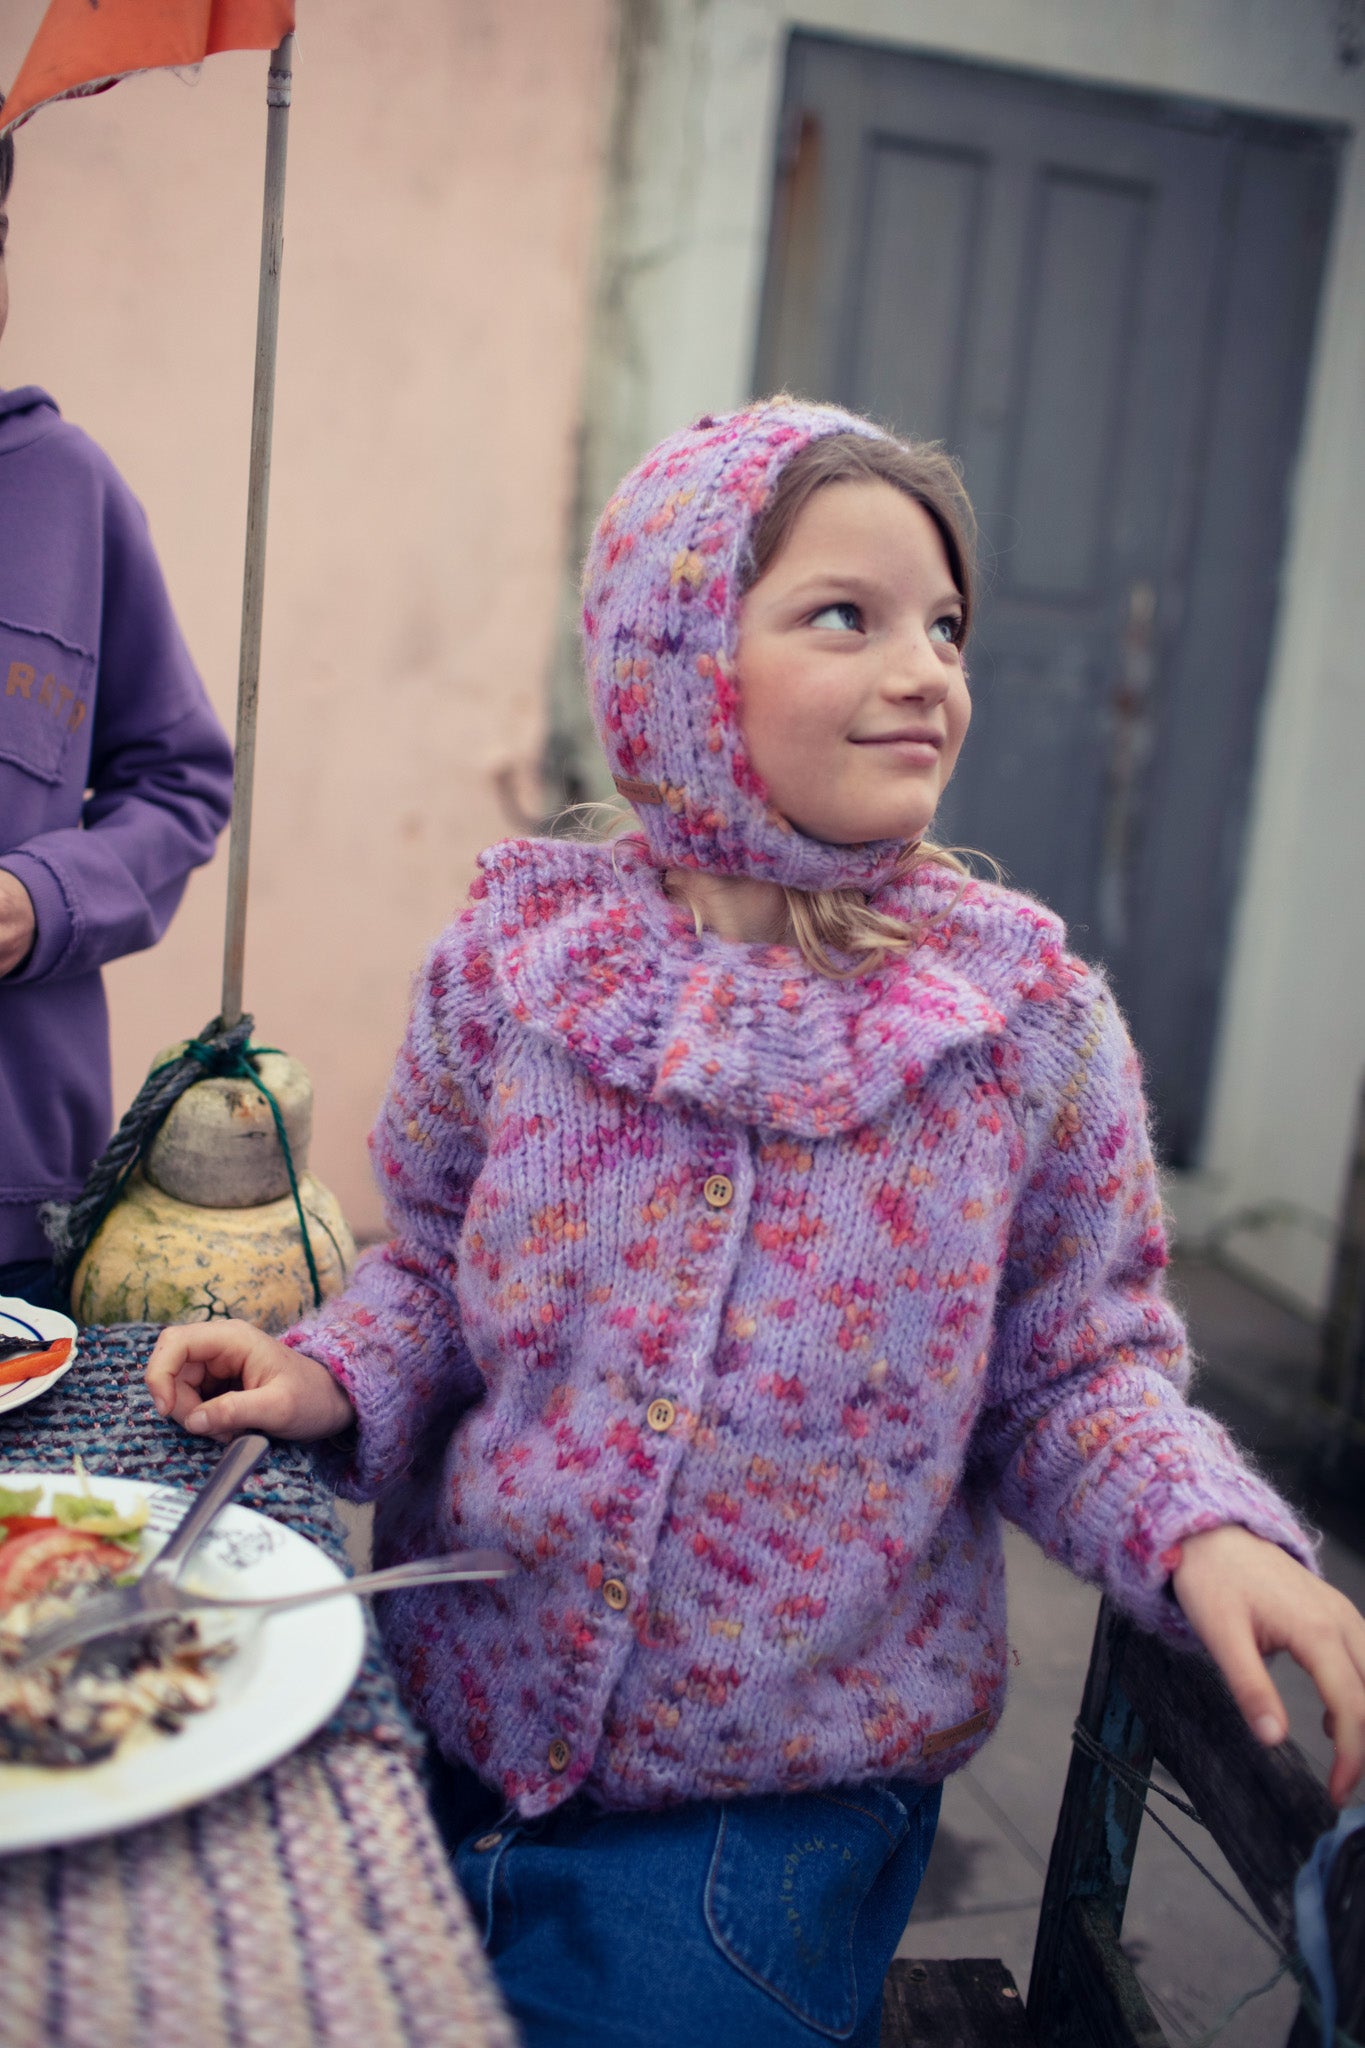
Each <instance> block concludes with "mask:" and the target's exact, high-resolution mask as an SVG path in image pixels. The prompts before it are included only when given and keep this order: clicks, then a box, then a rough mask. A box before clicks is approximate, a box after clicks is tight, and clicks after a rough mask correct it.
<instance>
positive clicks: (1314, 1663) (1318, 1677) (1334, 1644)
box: [1285, 1629, 1365, 1806]
mask: <svg viewBox="0 0 1365 2048" xmlns="http://www.w3.org/2000/svg"><path fill="white" fill-rule="evenodd" d="M1285 1647H1286V1649H1287V1650H1288V1651H1289V1654H1290V1656H1291V1657H1293V1659H1294V1661H1295V1662H1296V1663H1297V1664H1301V1665H1302V1666H1303V1668H1304V1670H1305V1671H1306V1672H1307V1673H1308V1675H1309V1677H1310V1678H1311V1679H1312V1681H1313V1683H1314V1685H1315V1686H1316V1687H1317V1689H1318V1693H1319V1695H1320V1697H1321V1699H1322V1703H1323V1707H1324V1710H1325V1711H1324V1713H1323V1717H1322V1725H1323V1727H1324V1729H1325V1730H1326V1732H1327V1734H1328V1735H1329V1736H1330V1737H1331V1741H1332V1747H1333V1749H1334V1750H1335V1751H1336V1756H1335V1758H1334V1760H1333V1764H1332V1775H1331V1777H1330V1778H1329V1780H1328V1784H1327V1790H1328V1792H1329V1794H1330V1795H1331V1797H1332V1798H1333V1799H1334V1800H1335V1801H1336V1804H1337V1805H1338V1806H1341V1805H1343V1804H1344V1803H1345V1801H1346V1799H1347V1798H1348V1796H1349V1795H1350V1792H1351V1789H1352V1787H1353V1786H1354V1785H1355V1784H1357V1783H1358V1781H1359V1779H1360V1775H1361V1771H1362V1769H1365V1679H1362V1677H1361V1674H1360V1672H1359V1670H1358V1669H1357V1667H1356V1662H1355V1658H1354V1656H1353V1655H1352V1651H1351V1645H1350V1643H1349V1642H1348V1641H1347V1639H1346V1637H1345V1633H1344V1632H1338V1631H1336V1630H1333V1629H1319V1630H1314V1631H1312V1632H1311V1633H1309V1634H1307V1635H1306V1636H1305V1637H1304V1638H1303V1639H1302V1640H1298V1639H1296V1638H1294V1637H1293V1636H1291V1637H1290V1639H1289V1640H1288V1641H1287V1643H1286V1645H1285Z"/></svg>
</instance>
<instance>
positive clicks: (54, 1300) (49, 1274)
mask: <svg viewBox="0 0 1365 2048" xmlns="http://www.w3.org/2000/svg"><path fill="white" fill-rule="evenodd" d="M0 1294H17V1295H18V1297H19V1299H20V1300H21V1301H31V1302H32V1303H33V1306H34V1307H35V1308H58V1309H60V1310H61V1312H62V1314H63V1315H64V1316H65V1315H70V1313H71V1309H70V1305H69V1304H68V1303H67V1302H65V1301H63V1300H62V1298H61V1296H60V1295H59V1294H58V1292H57V1276H56V1274H55V1273H54V1272H53V1270H52V1262H51V1260H49V1259H19V1260H18V1261H16V1263H15V1264H14V1265H12V1266H0Z"/></svg>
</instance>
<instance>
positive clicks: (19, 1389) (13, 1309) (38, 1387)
mask: <svg viewBox="0 0 1365 2048" xmlns="http://www.w3.org/2000/svg"><path fill="white" fill-rule="evenodd" d="M30 1330H36V1331H37V1332H38V1335H39V1336H40V1337H41V1338H43V1340H44V1341H45V1342H46V1343H48V1344H50V1343H51V1342H52V1340H53V1339H54V1337H74V1336H75V1335H76V1325H75V1324H74V1323H73V1322H72V1320H71V1318H70V1316H63V1315H59V1314H58V1313H57V1311H56V1309H55V1308H35V1307H34V1306H33V1303H32V1302H31V1301H20V1299H19V1297H18V1295H16V1294H0V1337H24V1336H27V1334H28V1332H29V1331H30ZM78 1348H79V1347H78V1346H77V1345H75V1344H73V1345H72V1347H71V1352H70V1356H69V1357H68V1358H67V1361H66V1364H65V1365H59V1366H58V1367H57V1370H56V1371H55V1372H45V1373H44V1374H43V1375H42V1377H41V1378H39V1379H36V1380H15V1381H14V1383H13V1385H12V1386H8V1387H3V1386H0V1415H3V1414H4V1413H5V1411H6V1410H7V1409H9V1408H22V1407H23V1405H24V1403H25V1401H36V1400H37V1398H38V1396H39V1395H40V1394H45V1393H46V1392H47V1390H48V1388H49V1387H55V1386H56V1384H57V1382H58V1380H59V1379H60V1378H61V1376H62V1374H63V1373H64V1372H70V1370H71V1368H72V1366H73V1365H74V1364H75V1363H76V1355H77V1351H78Z"/></svg>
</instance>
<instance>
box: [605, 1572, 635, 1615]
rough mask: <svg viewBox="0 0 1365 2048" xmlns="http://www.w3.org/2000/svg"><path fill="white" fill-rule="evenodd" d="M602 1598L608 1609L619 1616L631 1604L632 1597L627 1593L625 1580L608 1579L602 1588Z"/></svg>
mask: <svg viewBox="0 0 1365 2048" xmlns="http://www.w3.org/2000/svg"><path fill="white" fill-rule="evenodd" d="M602 1598H603V1599H604V1600H605V1601H606V1603H607V1605H608V1607H610V1608H612V1609H613V1611H614V1612H615V1613H617V1614H619V1613H620V1612H621V1609H622V1608H623V1607H625V1606H628V1605H629V1602H630V1595H629V1593H628V1592H627V1591H626V1587H625V1581H624V1579H608V1580H607V1581H606V1583H605V1584H604V1585H603V1587H602Z"/></svg>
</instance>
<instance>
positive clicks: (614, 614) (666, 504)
mask: <svg viewBox="0 0 1365 2048" xmlns="http://www.w3.org/2000/svg"><path fill="white" fill-rule="evenodd" d="M830 434H862V435H866V436H868V437H869V438H871V439H882V438H884V437H883V436H882V435H881V433H880V430H879V429H878V428H876V427H874V426H873V425H872V424H871V423H870V422H869V421H868V420H864V419H859V418H858V417H857V416H856V415H854V414H852V413H846V412H841V411H839V410H838V409H837V408H835V407H833V406H823V405H805V404H802V403H800V402H798V401H797V400H794V399H790V398H776V399H772V400H769V401H765V402H762V403H758V404H755V405H750V406H746V407H745V408H744V410H743V411H742V412H733V413H727V414H724V415H720V416H717V417H716V418H714V419H713V418H712V417H710V415H706V416H704V417H703V418H701V419H699V420H697V421H696V422H695V423H694V425H692V426H690V427H686V428H684V429H683V431H682V432H681V433H678V434H673V435H671V436H670V437H669V439H668V440H666V441H661V442H660V443H659V445H658V447H657V448H655V449H654V450H653V451H652V452H651V453H650V454H649V455H647V456H646V457H645V459H644V461H643V462H641V463H640V464H639V465H638V466H637V467H636V468H635V469H633V470H632V471H631V473H630V475H629V476H628V477H626V478H625V480H624V482H623V483H622V484H621V485H620V487H619V489H618V490H617V492H616V495H615V496H614V497H613V498H612V500H611V503H610V504H609V505H608V506H607V508H606V511H605V512H604V513H603V514H602V517H601V519H600V521H599V522H598V527H597V531H596V533H595V534H594V536H593V542H592V547H591V549H590V550H589V553H588V560H587V565H586V568H585V571H584V579H583V640H584V648H585V652H586V656H587V669H588V680H589V687H590V689H591V692H592V704H593V715H594V717H595V719H596V722H597V731H598V734H599V736H600V738H601V741H602V745H603V747H604V749H605V751H606V756H607V761H608V764H609V765H610V767H611V770H612V774H613V776H614V777H615V780H616V786H617V788H618V789H619V790H620V792H621V794H622V796H624V797H625V798H626V799H627V800H628V801H629V802H630V803H631V804H633V805H634V806H635V809H636V810H637V812H638V813H639V816H640V820H641V823H642V825H643V827H644V832H645V836H646V838H647V840H648V842H649V846H650V849H651V851H652V853H653V855H654V857H655V859H656V860H658V861H659V862H660V863H661V864H662V865H664V866H670V867H691V868H707V869H710V870H711V871H712V872H713V873H716V874H724V875H756V876H759V877H761V878H762V879H764V880H767V881H774V882H783V883H786V884H787V885H788V886H790V887H792V888H797V889H807V890H815V889H835V888H859V889H868V890H870V889H874V888H876V887H877V886H878V885H879V884H880V883H881V882H883V881H884V880H886V879H887V877H888V876H889V875H890V873H891V871H892V869H893V868H894V867H895V865H896V862H897V859H898V858H899V856H900V854H901V852H902V850H903V849H902V847H901V844H900V842H899V841H897V840H887V839H879V840H869V841H867V842H865V843H864V844H862V845H857V846H832V845H827V844H825V843H824V842H823V841H821V840H818V839H812V838H811V837H810V836H809V835H808V834H806V833H804V832H801V831H798V830H797V828H796V827H795V826H794V825H792V824H790V823H789V822H788V820H787V819H785V818H783V817H781V816H779V814H778V813H777V812H776V811H775V810H774V809H773V808H772V806H771V804H770V803H769V801H768V795H767V791H766V789H765V787H764V784H763V781H762V779H761V777H760V776H759V775H758V773H757V772H756V770H755V768H754V766H753V763H752V762H751V761H750V759H749V757H748V753H747V750H746V748H745V745H744V737H743V734H742V732H741V730H740V722H739V686H738V683H737V680H736V675H735V649H736V645H737V642H738V638H739V604H740V595H741V593H742V590H743V587H744V582H745V572H746V570H747V569H749V568H750V566H751V561H752V556H751V548H752V541H753V534H754V529H755V527H756V526H757V524H758V521H759V520H760V519H761V517H762V515H763V513H764V510H765V509H766V507H767V505H768V502H769V500H770V499H771V497H772V494H773V490H774V488H775V486H776V484H777V480H778V477H779V476H780V475H781V473H782V471H783V469H784V468H785V466H786V465H787V463H789V462H790V461H791V459H792V457H793V456H794V455H798V454H799V453H800V452H801V450H802V449H803V448H805V447H807V446H809V444H810V443H811V442H812V441H817V440H821V439H824V438H825V437H826V436H828V435H830Z"/></svg>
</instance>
